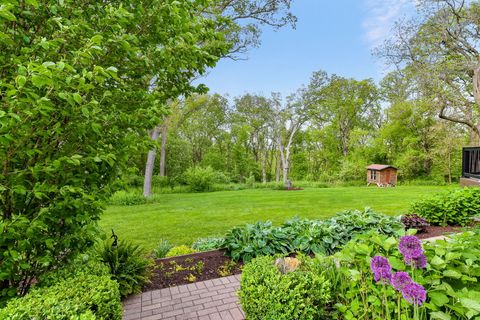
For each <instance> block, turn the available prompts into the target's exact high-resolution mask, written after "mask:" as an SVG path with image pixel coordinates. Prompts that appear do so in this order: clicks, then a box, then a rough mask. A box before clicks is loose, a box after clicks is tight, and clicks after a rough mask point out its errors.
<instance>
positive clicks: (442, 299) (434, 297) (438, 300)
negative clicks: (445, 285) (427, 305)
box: [428, 291, 450, 307]
mask: <svg viewBox="0 0 480 320" xmlns="http://www.w3.org/2000/svg"><path fill="white" fill-rule="evenodd" d="M428 297H429V298H430V300H431V302H432V303H433V304H434V305H436V306H437V307H442V306H443V305H445V304H446V303H448V302H449V301H450V299H448V297H447V296H446V295H445V294H444V293H441V292H435V291H433V292H429V293H428Z"/></svg>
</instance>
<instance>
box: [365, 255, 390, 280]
mask: <svg viewBox="0 0 480 320" xmlns="http://www.w3.org/2000/svg"><path fill="white" fill-rule="evenodd" d="M370 268H371V269H372V272H373V277H374V279H375V281H376V282H378V281H384V282H386V283H389V282H390V278H391V277H392V266H391V265H390V263H389V262H388V259H387V258H385V257H382V256H375V257H373V258H372V260H371V261H370Z"/></svg>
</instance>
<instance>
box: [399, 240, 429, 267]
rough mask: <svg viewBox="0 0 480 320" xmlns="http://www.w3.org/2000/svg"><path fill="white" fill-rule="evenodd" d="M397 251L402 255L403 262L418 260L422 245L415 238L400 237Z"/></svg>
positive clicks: (421, 252)
mask: <svg viewBox="0 0 480 320" xmlns="http://www.w3.org/2000/svg"><path fill="white" fill-rule="evenodd" d="M398 249H399V250H400V252H401V253H402V254H403V258H404V259H405V261H407V260H410V259H415V258H418V257H420V256H421V255H422V254H423V249H422V243H421V242H420V240H419V239H418V238H417V237H415V236H403V237H400V244H399V245H398Z"/></svg>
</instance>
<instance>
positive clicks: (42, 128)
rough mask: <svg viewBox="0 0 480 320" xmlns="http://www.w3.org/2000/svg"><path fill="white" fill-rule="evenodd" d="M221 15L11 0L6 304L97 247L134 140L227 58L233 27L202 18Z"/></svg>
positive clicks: (163, 6)
mask: <svg viewBox="0 0 480 320" xmlns="http://www.w3.org/2000/svg"><path fill="white" fill-rule="evenodd" d="M211 5H212V2H211V1H208V0H192V1H174V0H153V1H152V0H149V1H142V0H139V1H113V2H104V1H96V0H91V1H89V0H86V1H81V2H78V1H73V0H63V1H53V0H52V1H35V0H30V1H16V0H6V1H2V3H1V5H0V163H1V171H0V233H1V237H0V295H1V296H12V295H15V294H17V293H18V294H25V293H26V292H27V290H28V288H29V287H30V285H31V283H32V281H33V280H34V279H35V278H36V277H38V276H39V275H40V274H41V273H43V272H45V271H47V270H50V269H52V268H55V267H57V266H59V265H61V264H62V263H64V262H65V260H66V259H68V258H69V257H71V256H72V255H74V254H75V253H77V252H78V251H79V250H82V249H84V248H85V247H87V246H88V245H89V244H91V241H92V236H93V235H94V231H95V230H94V229H95V221H96V220H98V219H99V215H100V213H101V210H102V200H103V199H104V198H105V196H106V195H108V193H109V186H110V184H111V182H112V181H113V180H114V179H115V178H116V176H117V173H118V172H119V170H121V169H122V167H123V166H124V164H125V163H126V162H127V161H126V160H127V159H128V157H129V154H130V153H132V152H136V150H135V149H136V143H135V142H140V141H141V139H139V138H141V137H143V135H144V132H145V130H146V129H147V128H151V127H153V126H154V125H155V124H157V123H159V121H160V117H161V115H162V114H163V113H164V107H163V106H164V105H165V103H166V102H167V101H168V100H169V99H173V98H176V97H177V96H179V95H180V94H186V93H188V92H192V91H196V90H198V89H202V88H196V87H195V86H192V84H191V82H190V80H191V79H192V77H193V76H194V75H197V74H201V73H203V72H204V71H205V70H206V68H207V67H212V66H214V64H215V63H216V61H217V60H218V59H219V57H222V56H224V55H225V54H226V53H227V52H228V50H229V45H228V42H227V41H225V38H224V34H223V32H221V31H219V30H222V28H226V27H228V25H226V24H225V20H224V19H222V18H220V17H218V16H215V15H213V14H210V15H198V12H202V11H205V10H206V9H207V8H209V7H210V6H211ZM152 88H154V89H153V90H152Z"/></svg>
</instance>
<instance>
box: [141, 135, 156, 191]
mask: <svg viewBox="0 0 480 320" xmlns="http://www.w3.org/2000/svg"><path fill="white" fill-rule="evenodd" d="M159 136H160V128H159V127H156V128H155V129H153V130H152V131H151V132H150V138H151V139H152V140H153V141H157V140H158V137H159ZM156 153H157V149H152V150H150V151H148V155H147V163H146V165H145V178H144V180H143V196H144V197H150V196H151V195H152V177H153V167H154V165H155V155H156Z"/></svg>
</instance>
